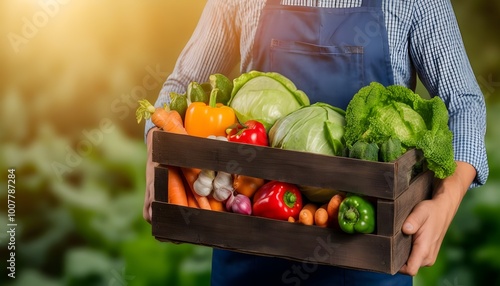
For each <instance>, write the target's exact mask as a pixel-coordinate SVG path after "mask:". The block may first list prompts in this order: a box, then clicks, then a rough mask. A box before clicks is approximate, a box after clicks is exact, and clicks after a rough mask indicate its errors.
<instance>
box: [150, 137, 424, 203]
mask: <svg viewBox="0 0 500 286" xmlns="http://www.w3.org/2000/svg"><path fill="white" fill-rule="evenodd" d="M181 147H182V148H181ZM413 152H414V150H410V151H409V152H407V154H405V155H403V156H402V158H401V162H399V159H398V161H397V164H396V163H383V162H370V161H364V160H358V159H352V158H345V157H337V156H325V155H320V154H313V153H306V152H297V151H290V150H282V149H276V148H270V147H259V146H253V145H246V144H238V143H232V142H223V141H218V140H211V139H206V138H197V137H192V136H187V135H179V134H171V133H167V132H162V131H155V133H154V137H153V160H154V161H155V162H158V163H161V164H166V165H173V166H181V167H196V168H201V169H212V170H216V171H225V172H228V173H233V174H244V175H248V176H253V177H259V178H264V179H267V180H279V181H283V182H289V183H294V184H300V185H307V186H317V187H323V188H335V189H338V190H343V191H348V192H355V193H360V194H364V195H367V196H372V197H380V198H387V199H394V198H395V195H396V191H398V192H401V190H402V189H406V188H407V186H408V185H407V184H408V183H407V182H406V181H407V180H406V178H407V173H408V170H411V168H410V165H412V164H411V162H412V161H413V160H415V157H416V156H414V153H413ZM414 163H415V162H413V164H414ZM395 168H398V172H396V171H395ZM353 170H355V171H353ZM400 173H406V175H404V176H403V175H395V174H400ZM361 178H362V179H361ZM400 178H405V179H404V180H402V181H401V179H400ZM405 184H406V185H405Z"/></svg>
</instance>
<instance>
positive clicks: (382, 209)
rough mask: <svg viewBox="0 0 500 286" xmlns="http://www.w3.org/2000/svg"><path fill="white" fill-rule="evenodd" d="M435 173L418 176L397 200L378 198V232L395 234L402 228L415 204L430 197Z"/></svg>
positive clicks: (380, 233) (388, 234)
mask: <svg viewBox="0 0 500 286" xmlns="http://www.w3.org/2000/svg"><path fill="white" fill-rule="evenodd" d="M433 178H434V174H433V173H432V172H431V171H426V172H424V173H422V174H420V175H419V176H418V177H416V178H415V179H414V180H413V181H412V182H411V184H410V186H409V187H408V189H407V190H406V191H405V192H403V194H401V196H399V197H398V198H397V199H396V200H385V199H378V200H377V234H379V235H386V236H393V235H395V234H396V233H397V232H399V231H400V230H401V227H402V226H403V223H404V221H405V219H406V218H407V217H408V215H409V214H410V212H411V210H412V209H413V207H415V205H416V204H417V203H419V202H421V201H423V200H424V199H427V198H430V195H431V192H432V187H431V185H432V180H433Z"/></svg>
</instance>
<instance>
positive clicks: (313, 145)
mask: <svg viewBox="0 0 500 286" xmlns="http://www.w3.org/2000/svg"><path fill="white" fill-rule="evenodd" d="M344 115H345V112H344V110H342V109H340V108H337V107H333V106H331V105H329V104H326V103H320V102H318V103H315V104H313V105H309V106H304V107H302V108H300V109H298V110H296V111H294V112H292V113H290V114H288V115H287V116H285V117H283V118H280V119H278V120H277V121H276V123H275V124H274V125H273V127H272V128H271V130H269V141H270V145H271V147H276V148H282V149H288V150H296V151H305V152H312V153H319V154H324V155H337V156H339V155H341V154H342V152H343V151H344V148H345V144H344V141H343V139H342V137H343V136H344V126H345V118H344Z"/></svg>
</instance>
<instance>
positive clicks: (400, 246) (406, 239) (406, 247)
mask: <svg viewBox="0 0 500 286" xmlns="http://www.w3.org/2000/svg"><path fill="white" fill-rule="evenodd" d="M392 242H393V243H392V246H393V248H392V268H391V271H390V272H391V274H395V273H397V272H398V271H399V270H400V269H401V267H403V265H405V264H406V261H408V257H409V256H410V251H411V247H412V236H410V235H405V234H404V233H402V232H401V231H400V232H398V233H396V235H395V236H393V237H392Z"/></svg>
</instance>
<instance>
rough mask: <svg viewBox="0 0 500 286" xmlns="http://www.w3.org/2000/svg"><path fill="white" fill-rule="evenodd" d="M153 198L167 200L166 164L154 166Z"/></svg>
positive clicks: (161, 200)
mask: <svg viewBox="0 0 500 286" xmlns="http://www.w3.org/2000/svg"><path fill="white" fill-rule="evenodd" d="M154 185H155V200H156V201H160V202H167V194H168V169H167V167H166V166H161V165H160V166H157V167H155V184H154Z"/></svg>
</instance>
